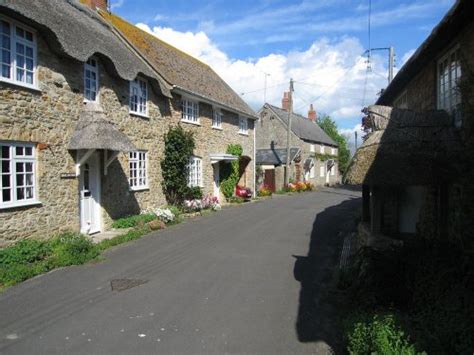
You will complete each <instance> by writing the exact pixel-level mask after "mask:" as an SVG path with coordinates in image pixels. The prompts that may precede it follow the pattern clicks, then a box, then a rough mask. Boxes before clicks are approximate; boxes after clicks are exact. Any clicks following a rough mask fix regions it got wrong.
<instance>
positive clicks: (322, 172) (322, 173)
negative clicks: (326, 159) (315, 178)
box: [319, 165, 325, 177]
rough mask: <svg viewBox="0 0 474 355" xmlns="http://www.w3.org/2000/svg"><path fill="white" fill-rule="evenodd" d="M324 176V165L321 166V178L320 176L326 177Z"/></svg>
mask: <svg viewBox="0 0 474 355" xmlns="http://www.w3.org/2000/svg"><path fill="white" fill-rule="evenodd" d="M324 175H325V171H324V165H321V166H320V167H319V176H320V177H324Z"/></svg>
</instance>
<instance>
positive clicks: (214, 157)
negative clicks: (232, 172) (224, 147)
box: [209, 153, 239, 164]
mask: <svg viewBox="0 0 474 355" xmlns="http://www.w3.org/2000/svg"><path fill="white" fill-rule="evenodd" d="M209 156H210V158H211V163H213V164H214V163H218V162H220V161H235V160H238V159H239V157H238V156H236V155H232V154H226V153H217V154H209Z"/></svg>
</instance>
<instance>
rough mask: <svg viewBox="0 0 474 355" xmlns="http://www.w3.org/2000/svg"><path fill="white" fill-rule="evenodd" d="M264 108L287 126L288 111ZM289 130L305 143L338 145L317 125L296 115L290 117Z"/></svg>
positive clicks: (272, 107)
mask: <svg viewBox="0 0 474 355" xmlns="http://www.w3.org/2000/svg"><path fill="white" fill-rule="evenodd" d="M265 107H267V108H269V109H270V110H271V111H272V112H273V113H274V114H275V115H276V116H278V118H279V119H280V120H281V121H283V123H284V124H285V125H288V111H285V110H283V109H281V108H279V107H276V106H273V105H270V104H265V106H264V108H265ZM291 130H292V131H293V133H294V134H296V135H297V136H298V137H299V138H301V139H303V140H305V141H309V142H314V143H322V144H326V145H330V146H334V147H337V146H338V144H337V143H336V142H334V141H333V140H332V139H331V138H330V137H329V136H328V135H327V134H326V132H324V131H323V129H322V128H321V127H319V125H318V124H317V123H315V122H312V121H310V120H309V119H307V118H306V117H303V116H301V115H298V114H296V113H293V114H292V116H291Z"/></svg>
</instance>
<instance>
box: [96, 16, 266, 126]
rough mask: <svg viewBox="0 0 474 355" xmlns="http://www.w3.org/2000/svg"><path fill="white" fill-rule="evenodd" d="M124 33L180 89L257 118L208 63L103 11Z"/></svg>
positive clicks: (108, 19)
mask: <svg viewBox="0 0 474 355" xmlns="http://www.w3.org/2000/svg"><path fill="white" fill-rule="evenodd" d="M100 14H101V15H102V16H103V17H104V18H105V19H106V20H107V21H108V22H109V23H110V24H112V25H113V26H114V27H115V28H116V29H117V30H118V31H119V32H120V33H121V34H122V36H123V37H124V38H125V39H126V40H127V41H128V42H129V43H130V44H131V45H132V46H133V47H135V49H136V50H137V51H138V52H139V53H140V54H141V55H142V56H143V57H144V58H145V59H146V61H147V62H148V63H149V64H150V65H151V66H152V67H153V68H154V69H155V70H156V71H157V72H159V73H160V75H162V76H163V78H165V80H166V81H167V82H168V83H169V84H171V85H173V86H174V87H175V88H176V89H177V90H178V91H181V92H184V93H188V94H191V95H195V96H197V97H199V98H202V99H204V100H207V101H210V102H211V103H216V104H218V105H221V106H223V108H227V109H230V110H232V111H236V112H237V113H240V114H243V115H246V116H248V117H249V118H253V119H257V118H258V117H257V116H256V114H255V112H254V111H253V110H252V109H251V108H250V107H249V106H248V105H247V104H246V103H245V101H244V100H242V98H241V97H240V96H239V95H237V93H235V91H234V90H232V88H231V87H230V86H229V85H227V83H226V82H225V81H224V80H222V78H221V77H220V76H219V75H217V74H216V72H215V71H214V70H213V69H212V68H211V67H210V66H208V65H207V64H204V63H203V62H201V61H200V60H198V59H196V58H194V57H192V56H190V55H188V54H186V53H184V52H182V51H180V50H179V49H177V48H175V47H173V46H171V45H169V44H168V43H166V42H164V41H162V40H160V39H158V38H157V37H156V36H154V35H152V34H150V33H147V32H145V31H143V30H141V29H140V28H138V27H136V26H134V25H132V24H131V23H129V22H127V21H125V20H124V19H122V18H121V17H119V16H117V15H114V14H111V13H108V12H105V11H100Z"/></svg>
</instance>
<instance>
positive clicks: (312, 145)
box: [309, 144, 314, 153]
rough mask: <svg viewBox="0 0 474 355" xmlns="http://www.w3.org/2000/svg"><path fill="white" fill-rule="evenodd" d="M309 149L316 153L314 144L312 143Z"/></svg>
mask: <svg viewBox="0 0 474 355" xmlns="http://www.w3.org/2000/svg"><path fill="white" fill-rule="evenodd" d="M309 151H310V152H311V153H314V144H310V145H309Z"/></svg>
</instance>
